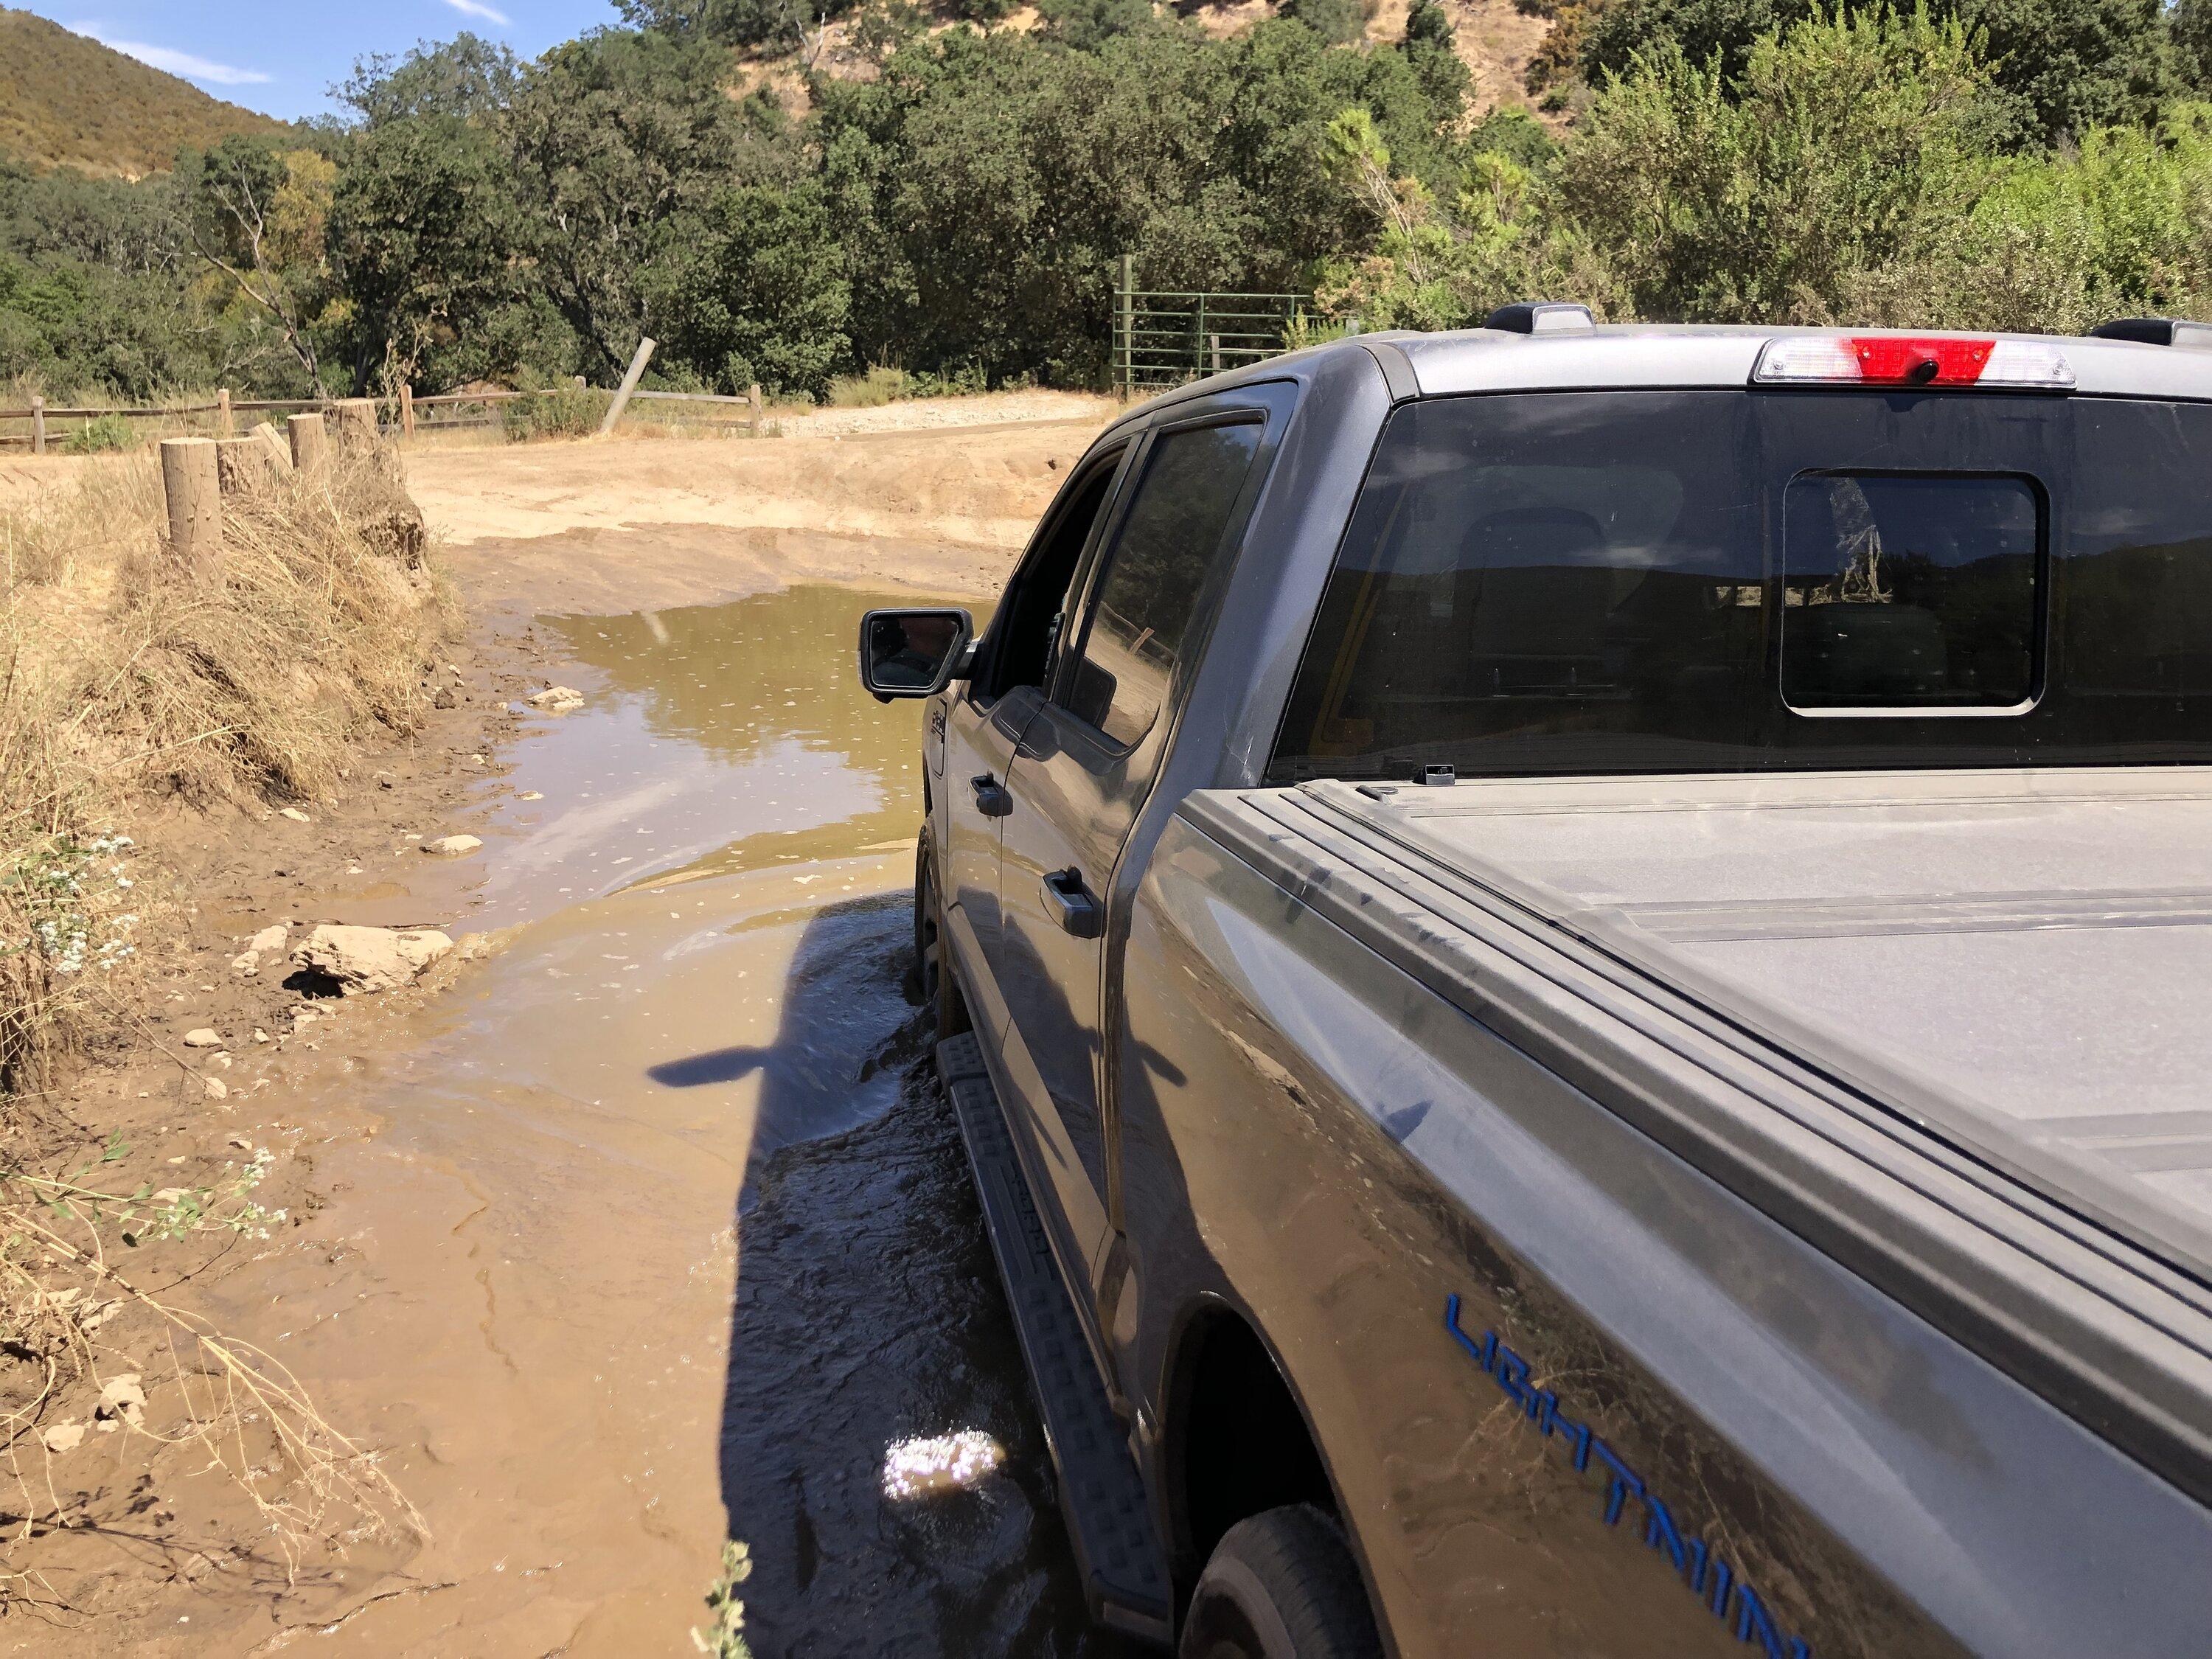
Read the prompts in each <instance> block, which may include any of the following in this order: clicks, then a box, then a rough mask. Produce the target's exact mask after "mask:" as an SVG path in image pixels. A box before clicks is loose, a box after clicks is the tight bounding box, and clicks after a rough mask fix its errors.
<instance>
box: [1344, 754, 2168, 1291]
mask: <svg viewBox="0 0 2212 1659" xmlns="http://www.w3.org/2000/svg"><path fill="white" fill-rule="evenodd" d="M1305 791H1306V793H1310V794H1311V795H1314V796H1316V797H1318V798H1320V799H1322V800H1325V801H1326V802H1327V803H1328V805H1329V806H1331V807H1333V808H1334V809H1335V810H1336V811H1339V812H1341V813H1344V814H1346V815H1348V816H1352V817H1357V818H1359V819H1361V820H1364V822H1365V823H1368V824H1369V825H1370V826H1371V827H1372V829H1374V830H1376V832H1379V833H1380V834H1382V835H1383V836H1386V837H1388V838H1389V840H1391V841H1394V842H1398V843H1399V844H1401V845H1402V846H1404V847H1406V848H1408V849H1409V850H1412V851H1414V852H1417V853H1420V854H1426V855H1427V856H1428V857H1430V858H1431V859H1435V860H1439V861H1441V862H1443V863H1444V864H1446V865H1447V866H1449V867H1450V868H1452V869H1454V870H1456V871H1457V872H1460V873H1462V875H1464V876H1466V877H1467V878H1470V879H1472V880H1474V881H1475V882H1477V883H1479V884H1481V885H1482V886H1484V887H1486V888H1488V889H1489V890H1492V891H1493V892H1495V893H1496V894H1498V896H1501V897H1503V898H1505V899H1507V900H1508V901H1510V902H1512V903H1514V904H1516V905H1518V906H1520V907H1522V908H1525V909H1526V910H1527V911H1528V912H1529V913H1531V915H1532V917H1533V918H1534V919H1535V920H1536V921H1538V922H1539V923H1540V924H1541V925H1548V926H1552V927H1559V928H1564V929H1565V930H1567V931H1568V932H1570V933H1573V934H1574V935H1576V936H1577V937H1578V938H1579V939H1582V940H1583V941H1584V942H1586V943H1587V944H1589V945H1595V947H1597V948H1598V949H1600V950H1602V951H1606V952H1607V953H1608V954H1610V955H1612V956H1613V957H1617V958H1618V959H1620V960H1621V961H1622V962H1624V963H1627V964H1629V965H1631V966H1632V967H1634V968H1635V969H1638V970H1640V971H1641V972H1643V973H1644V974H1647V975H1651V976H1653V977H1654V978H1656V979H1657V980H1658V981H1661V982H1662V984H1664V985H1667V986H1669V987H1673V988H1674V989H1676V990H1679V991H1680V992H1683V993H1685V994H1688V995H1690V996H1692V998H1694V999H1696V1000H1699V1001H1700V1002H1702V1003H1704V1004H1705V1005H1706V1006H1708V1007H1710V1008H1711V1009H1712V1010H1714V1011H1715V1012H1718V1013H1720V1014H1721V1015H1723V1017H1724V1018H1728V1019H1729V1020H1730V1021H1731V1022H1733V1023H1735V1024H1738V1025H1740V1026H1741V1027H1742V1028H1744V1029H1745V1030H1747V1031H1749V1032H1751V1033H1753V1034H1754V1035H1755V1036H1759V1038H1762V1039H1764V1040H1765V1041H1767V1042H1772V1043H1775V1044H1778V1045H1780V1046H1781V1047H1783V1048H1785V1049H1787V1050H1789V1051H1790V1052H1791V1053H1792V1054H1796V1055H1798V1056H1801V1057H1802V1058H1803V1059H1805V1060H1808V1061H1810V1062H1811V1063H1813V1064H1814V1066H1817V1067H1819V1068H1820V1070H1822V1071H1824V1072H1826V1073H1828V1074H1830V1075H1831V1076H1833V1077H1835V1078H1836V1079H1838V1080H1839V1081H1842V1082H1844V1083H1845V1084H1847V1085H1850V1086H1851V1087H1852V1088H1854V1089H1856V1090H1858V1091H1862V1092H1863V1093H1864V1094H1865V1095H1867V1096H1869V1097H1872V1098H1873V1099H1875V1100H1876V1101H1878V1102H1881V1103H1884V1104H1886V1105H1887V1106H1888V1107H1889V1108H1890V1109H1893V1110H1894V1111H1896V1112H1898V1113H1899V1114H1901V1115H1905V1116H1906V1117H1908V1118H1910V1119H1912V1120H1913V1121H1917V1122H1920V1123H1923V1124H1924V1125H1925V1126H1927V1127H1928V1128H1929V1130H1930V1131H1931V1132H1934V1133H1937V1134H1939V1135H1941V1136H1942V1138H1944V1139H1947V1140H1948V1141H1950V1142H1951V1143H1952V1144H1953V1145H1954V1146H1959V1147H1960V1148H1961V1149H1962V1150H1964V1151H1966V1152H1970V1153H1972V1154H1973V1155H1975V1156H1977V1157H1978V1158H1982V1159H1984V1160H1985V1161H1987V1162H1988V1163H1990V1164H1993V1165H1996V1166H1997V1167H1999V1168H2001V1169H2003V1170H2008V1171H2009V1172H2010V1173H2012V1174H2013V1175H2015V1176H2017V1177H2019V1178H2021V1179H2023V1180H2026V1181H2027V1182H2031V1183H2033V1185H2034V1186H2035V1187H2037V1188H2039V1189H2040V1190H2041V1191H2042V1192H2043V1193H2044V1194H2045V1195H2046V1196H2047V1197H2049V1198H2051V1199H2053V1200H2057V1201H2058V1202H2060V1203H2062V1204H2063V1205H2065V1206H2067V1207H2069V1208H2071V1209H2074V1210H2075V1211H2076V1212H2078V1213H2081V1214H2082V1215H2084V1216H2086V1217H2088V1218H2092V1219H2094V1220H2095V1221H2097V1222H2099V1223H2100V1224H2102V1225H2105V1226H2106V1227H2108V1228H2110V1229H2112V1231H2115V1232H2117V1233H2118V1234H2120V1235H2121V1236H2123V1237H2127V1238H2130V1239H2131V1240H2133V1241H2134V1242H2135V1243H2137V1244H2139V1245H2141V1246H2142V1247H2143V1248H2146V1249H2150V1250H2152V1251H2154V1253H2155V1254H2157V1255H2160V1256H2162V1257H2164V1258H2165V1259H2166V1261H2168V1262H2169V1263H2171V1264H2172V1266H2174V1267H2177V1268H2179V1269H2180V1270H2181V1271H2183V1272H2185V1273H2188V1274H2190V1275H2191V1276H2192V1277H2195V1278H2197V1279H2199V1280H2200V1281H2201V1282H2202V1281H2212V1085H2208V1079H2212V769H2199V768H2156V769H2153V768H2135V769H2124V768H2116V769H2045V770H2040V771H1918V772H1893V773H1892V772H1856V773H1820V774H1808V773H1794V774H1786V775H1784V774H1774V775H1729V776H1690V777H1682V776H1672V777H1631V778H1608V779H1596V780H1592V779H1556V780H1554V779H1542V780H1528V779H1514V780H1495V781H1468V782H1462V783H1460V784H1457V785H1455V786H1453V787H1419V786H1413V785H1397V786H1376V785H1367V786H1354V785H1352V784H1348V783H1339V782H1328V783H1320V784H1313V785H1308V786H1305Z"/></svg>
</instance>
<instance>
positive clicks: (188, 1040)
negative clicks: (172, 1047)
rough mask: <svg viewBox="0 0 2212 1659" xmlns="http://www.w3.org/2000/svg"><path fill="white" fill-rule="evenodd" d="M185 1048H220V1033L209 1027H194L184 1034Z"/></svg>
mask: <svg viewBox="0 0 2212 1659" xmlns="http://www.w3.org/2000/svg"><path fill="white" fill-rule="evenodd" d="M185 1048H222V1032H220V1031H218V1030H216V1029H215V1028H214V1027H213V1026H211V1025H200V1026H195V1027H194V1028H193V1029H192V1030H189V1031H187V1032H185Z"/></svg>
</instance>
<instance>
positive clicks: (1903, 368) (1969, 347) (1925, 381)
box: [1850, 334, 1996, 386]
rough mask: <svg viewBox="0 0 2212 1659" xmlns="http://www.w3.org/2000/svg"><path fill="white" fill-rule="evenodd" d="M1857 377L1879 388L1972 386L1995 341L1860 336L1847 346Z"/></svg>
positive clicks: (1890, 335) (1874, 335) (1876, 335)
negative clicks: (1857, 369)
mask: <svg viewBox="0 0 2212 1659" xmlns="http://www.w3.org/2000/svg"><path fill="white" fill-rule="evenodd" d="M1850 349H1851V355H1852V356H1855V357H1857V359H1858V360H1859V378H1860V379H1861V380H1866V381H1870V382H1874V383H1876V384H1879V385H1882V386H1972V385H1973V384H1974V383H1975V382H1976V381H1977V380H1980V379H1981V378H1982V370H1983V369H1984V368H1986V367H1987V366H1988V363H1989V361H1990V352H1991V351H1992V350H1993V349H1996V341H1995V340H1946V339H1925V340H1923V339H1916V338H1912V337H1904V336H1899V335H1895V334H1868V335H1862V336H1860V337H1857V338H1856V339H1853V340H1852V341H1851V342H1850Z"/></svg>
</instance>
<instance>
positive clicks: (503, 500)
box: [408, 393, 1115, 611]
mask: <svg viewBox="0 0 2212 1659" xmlns="http://www.w3.org/2000/svg"><path fill="white" fill-rule="evenodd" d="M1014 395H1015V396H1018V397H1035V396H1037V395H1039V394H1032V393H1018V394H1014ZM1054 395H1058V394H1054ZM944 401H945V402H946V403H955V402H965V401H967V400H964V399H958V400H956V399H946V400H944ZM1073 401H1075V402H1077V403H1078V404H1079V406H1080V409H1081V412H1080V413H1079V416H1077V417H1076V418H1073V419H1060V420H1055V421H1052V422H1036V421H1028V420H1024V421H1023V422H1006V423H997V424H982V425H976V426H971V427H969V428H963V429H958V430H954V429H927V430H920V431H917V430H912V429H897V428H893V429H888V430H882V431H875V432H865V433H854V434H851V435H828V436H806V437H798V436H787V437H780V438H762V439H757V440H755V439H726V440H719V441H709V440H693V441H684V440H674V439H654V438H639V439H613V440H609V441H604V442H601V441H591V442H586V443H580V444H529V445H508V446H504V447H487V448H481V449H477V448H471V449H447V450H428V451H424V452H420V453H415V454H412V455H410V457H409V459H408V484H409V488H410V489H411V490H412V491H413V492H414V494H415V497H416V500H417V501H420V502H421V503H422V510H423V513H424V514H425V516H426V517H428V520H429V521H430V524H431V526H433V528H434V529H435V530H436V531H437V532H439V533H440V534H441V536H443V537H444V538H446V539H447V542H448V544H451V545H452V546H453V547H454V548H455V550H456V551H457V559H456V568H457V569H459V572H460V573H461V575H462V579H463V580H464V582H465V585H466V586H467V588H468V591H469V595H470V598H471V600H472V601H473V602H474V603H476V604H477V605H478V606H479V607H480V608H481V609H483V610H484V611H517V610H545V609H561V608H571V609H609V608H613V609H621V610H629V609H632V608H635V607H637V606H640V605H670V604H683V603H689V602H694V601H697V600H701V599H713V598H722V597H726V596H729V595H731V594H734V593H742V592H752V591H756V590H757V589H758V588H760V587H762V586H774V585H776V584H779V583H781V582H785V581H789V580H798V579H800V578H809V577H811V578H815V579H819V580H831V581H866V580H880V579H881V578H883V577H884V576H886V575H896V577H897V579H898V580H901V581H903V582H906V583H908V584H909V585H912V586H922V587H928V588H932V589H933V590H936V591H939V592H963V593H974V592H994V591H995V590H996V587H997V586H998V583H999V581H1000V580H1001V579H1002V578H1003V576H1004V574H1005V573H1006V569H1007V568H1009V567H1010V565H1011V563H1012V558H1013V556H1014V555H1015V554H1016V553H1018V552H1019V551H1020V550H1021V547H1022V545H1023V544H1024V542H1025V541H1026V540H1027V539H1028V537H1029V532H1030V529H1031V527H1032V526H1034V525H1035V524H1036V518H1037V514H1038V513H1040V512H1041V511H1042V508H1043V506H1044V503H1045V502H1046V501H1049V500H1050V499H1051V497H1052V493H1053V491H1054V490H1055V489H1058V488H1059V485H1060V479H1061V478H1062V477H1065V476H1066V468H1067V467H1068V466H1069V465H1071V464H1072V463H1073V461H1074V460H1075V459H1078V458H1079V457H1080V456H1081V454H1082V453H1083V451H1084V450H1085V448H1086V447H1088V446H1089V444H1090V441H1091V438H1092V436H1093V435H1096V433H1097V430H1098V428H1099V427H1101V426H1102V425H1103V424H1104V422H1105V419H1106V416H1107V414H1108V413H1109V411H1110V410H1112V409H1113V408H1114V407H1115V405H1113V404H1108V403H1105V402H1103V400H1100V399H1096V398H1090V399H1078V400H1073ZM917 406H918V407H921V408H925V409H928V410H931V412H933V413H941V412H942V411H940V410H937V409H936V408H935V406H934V400H933V402H932V403H931V404H922V405H917ZM895 407H896V406H895ZM888 412H889V411H884V410H861V411H853V413H854V414H855V415H861V414H866V415H878V416H880V415H884V414H886V413H888ZM824 418H827V417H826V416H825V417H824ZM641 533H644V534H648V535H649V536H650V537H651V545H652V549H653V551H652V554H651V556H650V557H649V558H646V559H640V558H639V557H638V556H637V555H636V548H637V546H638V540H637V538H638V536H639V535H640V534H641Z"/></svg>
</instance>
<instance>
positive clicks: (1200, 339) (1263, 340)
mask: <svg viewBox="0 0 2212 1659" xmlns="http://www.w3.org/2000/svg"><path fill="white" fill-rule="evenodd" d="M1135 264H1136V262H1135V261H1134V260H1133V258H1131V257H1130V256H1129V255H1127V254H1126V253H1125V254H1123V255H1122V256H1121V270H1120V273H1119V278H1118V280H1117V281H1116V283H1115V288H1114V386H1115V390H1116V391H1119V392H1144V391H1152V390H1156V389H1158V388H1159V387H1162V386H1181V385H1182V383H1183V382H1184V381H1186V380H1196V379H1198V378H1199V377H1200V375H1202V374H1218V372H1219V371H1221V370H1222V369H1225V368H1238V367H1240V366H1241V365H1243V364H1245V363H1249V362H1257V361H1258V360H1259V359H1261V358H1262V357H1273V356H1276V355H1277V354H1278V353H1279V352H1280V351H1282V350H1283V349H1284V344H1283V331H1285V329H1286V328H1288V327H1289V326H1290V323H1291V319H1292V318H1293V317H1294V316H1296V315H1297V312H1298V309H1299V307H1302V306H1306V305H1309V304H1310V303H1311V300H1310V296H1309V295H1304V294H1218V293H1216V294H1170V293H1153V292H1147V291H1140V290H1139V289H1138V287H1137V284H1136V270H1135Z"/></svg>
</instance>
